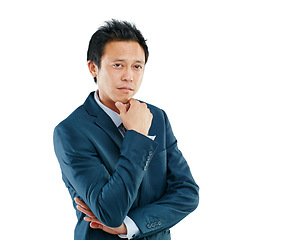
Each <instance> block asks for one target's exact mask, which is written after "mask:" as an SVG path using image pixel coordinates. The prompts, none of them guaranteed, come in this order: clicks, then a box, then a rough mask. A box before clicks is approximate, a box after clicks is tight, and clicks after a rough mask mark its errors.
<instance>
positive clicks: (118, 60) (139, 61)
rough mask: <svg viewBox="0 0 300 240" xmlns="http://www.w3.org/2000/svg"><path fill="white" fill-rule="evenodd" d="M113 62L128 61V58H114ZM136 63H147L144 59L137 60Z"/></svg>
mask: <svg viewBox="0 0 300 240" xmlns="http://www.w3.org/2000/svg"><path fill="white" fill-rule="evenodd" d="M112 61H113V62H126V59H122V58H116V59H113V60H112ZM135 62H136V63H141V64H145V62H144V61H142V60H135Z"/></svg>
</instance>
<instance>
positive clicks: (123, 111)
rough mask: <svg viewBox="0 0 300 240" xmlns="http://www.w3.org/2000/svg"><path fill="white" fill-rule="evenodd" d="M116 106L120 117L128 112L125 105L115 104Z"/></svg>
mask: <svg viewBox="0 0 300 240" xmlns="http://www.w3.org/2000/svg"><path fill="white" fill-rule="evenodd" d="M115 106H116V107H117V108H118V109H119V111H120V115H121V114H125V113H126V112H127V110H126V105H125V104H124V103H121V102H116V103H115Z"/></svg>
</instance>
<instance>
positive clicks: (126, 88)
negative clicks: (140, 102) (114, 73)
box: [118, 87, 133, 92]
mask: <svg viewBox="0 0 300 240" xmlns="http://www.w3.org/2000/svg"><path fill="white" fill-rule="evenodd" d="M118 89H119V90H120V91H123V92H132V91H133V89H132V88H130V87H119V88H118Z"/></svg>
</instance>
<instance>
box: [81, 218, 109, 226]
mask: <svg viewBox="0 0 300 240" xmlns="http://www.w3.org/2000/svg"><path fill="white" fill-rule="evenodd" d="M83 220H84V221H86V222H95V223H98V224H102V225H104V224H103V223H102V222H100V221H99V220H98V219H97V218H95V217H84V218H83Z"/></svg>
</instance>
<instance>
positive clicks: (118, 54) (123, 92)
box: [97, 41, 145, 110]
mask: <svg viewBox="0 0 300 240" xmlns="http://www.w3.org/2000/svg"><path fill="white" fill-rule="evenodd" d="M144 67H145V53H144V50H143V48H142V47H141V46H140V45H139V43H137V42H134V41H117V42H109V43H107V44H106V45H105V47H104V52H103V55H102V58H101V66H100V69H98V74H97V84H98V88H99V97H100V100H101V102H102V103H103V104H104V105H105V106H107V107H109V108H111V109H112V110H116V107H115V102H117V101H119V102H122V103H127V102H128V100H129V99H130V98H132V97H133V96H134V95H135V93H136V92H137V91H138V89H139V87H140V85H141V83H142V79H143V74H144Z"/></svg>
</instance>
